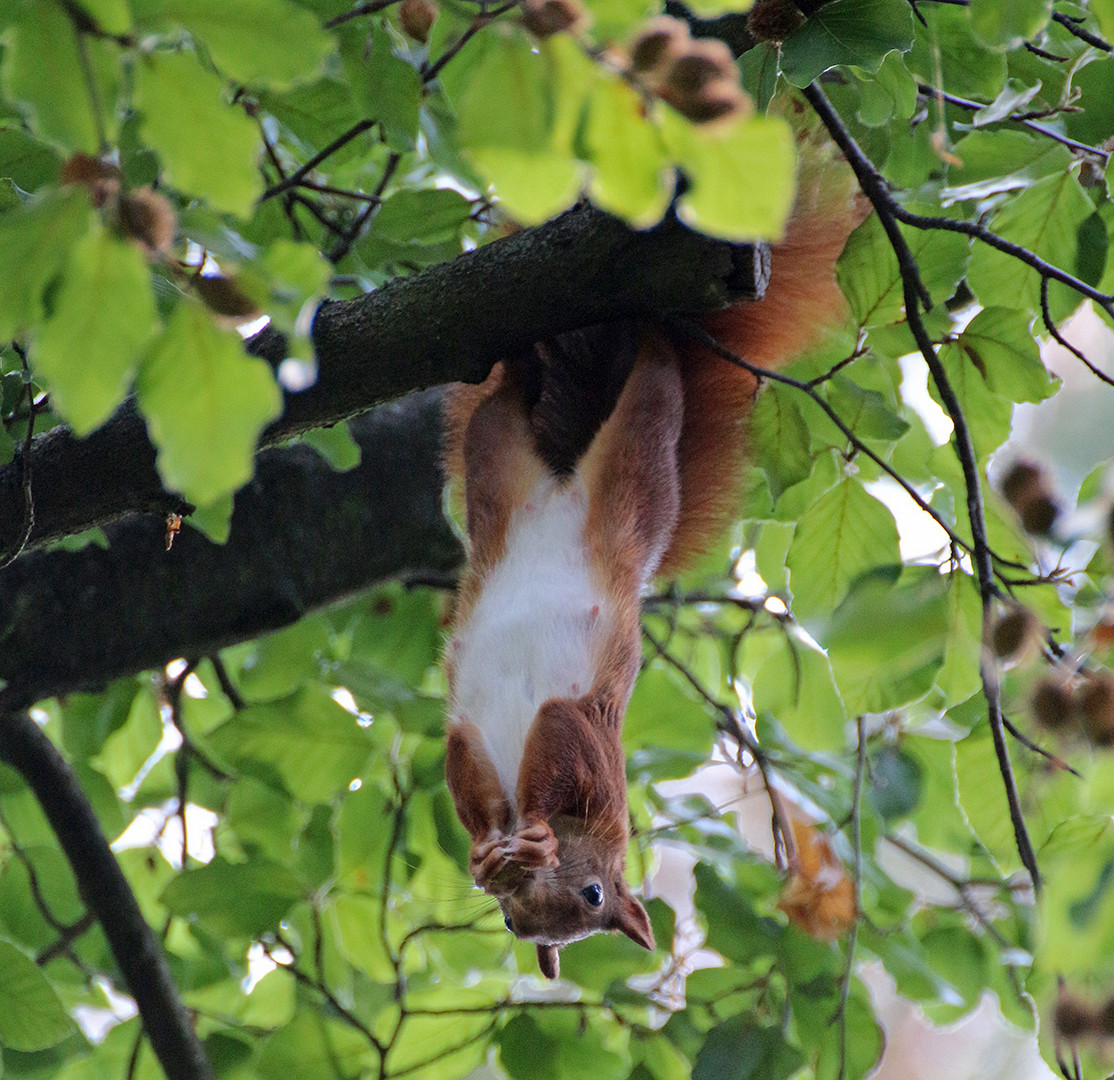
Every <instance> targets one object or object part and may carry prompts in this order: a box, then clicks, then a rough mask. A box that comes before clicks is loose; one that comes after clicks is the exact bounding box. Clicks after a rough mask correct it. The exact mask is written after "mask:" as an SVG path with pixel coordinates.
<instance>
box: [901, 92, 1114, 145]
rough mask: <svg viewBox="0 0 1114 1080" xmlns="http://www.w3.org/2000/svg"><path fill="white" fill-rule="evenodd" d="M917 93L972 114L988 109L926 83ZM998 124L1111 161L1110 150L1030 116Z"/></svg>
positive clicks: (1012, 117) (1012, 115)
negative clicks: (1009, 124)
mask: <svg viewBox="0 0 1114 1080" xmlns="http://www.w3.org/2000/svg"><path fill="white" fill-rule="evenodd" d="M917 92H918V93H919V94H921V95H922V96H923V97H931V98H936V99H937V100H939V101H946V102H947V103H948V104H949V105H955V106H957V107H958V108H961V109H970V110H971V111H972V112H974V111H977V110H979V109H985V108H987V107H988V106H987V105H986V103H985V102H981V101H970V100H968V99H967V98H962V97H958V96H957V95H955V94H949V93H946V92H945V91H943V90H940V89H938V88H937V87H934V86H928V85H927V84H925V83H917ZM1042 115H1047V114H1042ZM996 122H997V123H1004V122H1009V123H1014V124H1020V125H1021V126H1022V127H1026V128H1028V129H1029V130H1030V131H1032V132H1035V133H1036V134H1038V135H1044V136H1045V137H1046V138H1049V139H1054V140H1055V141H1056V142H1058V143H1062V144H1063V145H1064V146H1067V147H1070V148H1071V149H1072V150H1078V151H1079V152H1080V153H1082V154H1091V155H1093V156H1094V157H1097V158H1099V159H1101V160H1102V161H1109V160H1110V151H1109V150H1103V149H1102V148H1101V147H1098V146H1091V145H1089V144H1088V143H1084V142H1079V141H1078V140H1077V139H1071V138H1069V137H1068V136H1067V135H1061V134H1060V132H1058V131H1054V130H1053V129H1052V128H1050V127H1045V125H1044V124H1038V123H1037V122H1036V120H1034V119H1032V118H1031V117H1029V116H1022V115H1018V114H1016V113H1010V114H1009V115H1008V116H1003V117H1002V119H1001V120H999V121H996Z"/></svg>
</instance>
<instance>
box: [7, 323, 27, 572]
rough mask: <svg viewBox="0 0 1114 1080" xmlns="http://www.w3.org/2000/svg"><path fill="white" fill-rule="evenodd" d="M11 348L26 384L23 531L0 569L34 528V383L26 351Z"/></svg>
mask: <svg viewBox="0 0 1114 1080" xmlns="http://www.w3.org/2000/svg"><path fill="white" fill-rule="evenodd" d="M12 349H13V350H14V351H15V353H16V355H17V356H18V357H19V358H20V360H21V361H22V362H23V378H24V380H25V381H26V384H27V433H26V435H24V437H23V446H22V448H21V449H20V453H19V465H18V468H19V488H20V491H21V492H22V494H23V532H22V533H21V534H20V537H19V539H18V540H17V541H16V543H15V544H14V545H13V547H12V550H11V551H10V552H9V553H8V554H7V555H4V556H0V570H3V569H4V568H5V567H6V566H11V564H12V563H13V562H15V561H16V559H18V558H19V557H20V555H21V554H23V550H24V548H26V547H27V541H28V540H30V539H31V533H32V531H33V530H34V528H35V494H34V492H33V490H32V488H31V443H32V441H33V439H34V437H35V412H36V410H35V384H34V383H33V382H32V381H31V370H30V368H29V367H28V366H27V352H26V350H24V348H23V346H21V345H18V344H17V343H16V342H14V341H13V342H12Z"/></svg>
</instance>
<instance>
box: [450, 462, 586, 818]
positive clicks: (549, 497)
mask: <svg viewBox="0 0 1114 1080" xmlns="http://www.w3.org/2000/svg"><path fill="white" fill-rule="evenodd" d="M587 513H588V495H587V491H586V490H585V487H584V484H583V482H582V481H581V480H580V479H579V477H575V476H574V477H573V478H571V479H570V480H567V481H566V482H565V483H563V484H559V483H558V481H557V480H556V479H555V478H553V477H546V478H544V479H543V480H542V481H540V482H539V484H538V486H537V487H536V488H535V489H534V491H533V493H532V494H531V497H530V499H529V500H528V501H527V503H526V505H525V506H523V507H521V508H520V509H518V510H517V511H515V513H514V516H513V517H512V519H511V522H510V527H509V529H508V535H507V543H506V553H505V554H504V557H503V559H502V561H501V562H500V563H499V564H498V566H496V568H495V569H494V570H493V571H492V572H491V574H490V575H489V576H488V578H487V580H486V581H485V582H484V584H483V591H482V592H481V594H480V599H479V601H478V602H477V604H476V606H475V608H474V609H473V611H472V614H471V617H470V618H469V619H468V621H467V623H465V624H464V625H463V626H462V627H461V628H460V629H459V630H458V632H457V634H456V635H455V637H454V639H453V642H452V644H451V645H450V648H451V649H452V650H453V667H454V672H455V675H454V679H453V695H452V701H451V703H450V722H456V721H459V720H467V721H470V722H471V723H473V724H475V725H476V727H478V728H479V729H480V731H481V732H482V733H483V738H484V744H485V747H486V749H487V752H488V755H489V756H490V758H491V760H492V763H493V764H494V765H495V769H496V772H497V773H498V776H499V781H500V783H501V784H502V787H503V790H504V792H505V793H506V794H507V796H508V798H510V799H511V801H512V802H513V800H514V794H515V788H516V786H517V782H518V769H519V765H520V764H521V762H522V752H523V748H524V747H525V744H526V736H527V734H528V733H529V730H530V725H531V723H532V722H533V720H534V717H535V716H536V715H537V711H538V708H539V707H540V706H541V705H542V703H543V702H545V701H548V700H549V699H550V698H554V697H579V696H580V695H582V694H586V693H587V692H588V691H589V690H590V689H591V686H592V682H593V680H594V677H595V654H596V650H597V646H598V643H599V641H600V640H601V637H602V633H603V627H604V623H605V622H606V621H608V619H607V612H606V600H605V598H604V596H603V595H602V594H601V593H600V592H599V590H598V589H597V588H596V587H595V586H594V585H593V583H592V577H591V573H590V569H589V565H588V554H587V549H586V545H585V541H584V523H585V520H586V518H587Z"/></svg>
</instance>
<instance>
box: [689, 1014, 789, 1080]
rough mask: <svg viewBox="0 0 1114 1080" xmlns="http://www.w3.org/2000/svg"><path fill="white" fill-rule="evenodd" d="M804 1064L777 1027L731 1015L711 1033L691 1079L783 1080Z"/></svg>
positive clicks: (697, 1058)
mask: <svg viewBox="0 0 1114 1080" xmlns="http://www.w3.org/2000/svg"><path fill="white" fill-rule="evenodd" d="M803 1064H804V1057H803V1055H802V1054H801V1052H800V1050H799V1049H798V1048H797V1047H795V1046H793V1045H792V1043H790V1042H788V1041H787V1039H786V1037H785V1035H784V1033H783V1032H782V1031H781V1029H780V1028H777V1027H761V1026H760V1025H759V1024H757V1023H756V1022H755V1021H754V1020H753V1019H751V1018H750V1017H748V1016H733V1017H731V1018H730V1019H729V1020H725V1021H724V1022H723V1023H721V1024H717V1025H716V1026H715V1027H714V1028H712V1030H711V1031H710V1032H708V1037H707V1039H706V1040H705V1042H704V1045H703V1046H702V1047H701V1048H700V1053H698V1054H697V1055H696V1061H694V1062H693V1067H692V1080H758V1078H761V1080H783V1078H785V1077H789V1076H792V1075H793V1074H794V1073H796V1072H797V1070H798V1069H800V1067H801V1065H803Z"/></svg>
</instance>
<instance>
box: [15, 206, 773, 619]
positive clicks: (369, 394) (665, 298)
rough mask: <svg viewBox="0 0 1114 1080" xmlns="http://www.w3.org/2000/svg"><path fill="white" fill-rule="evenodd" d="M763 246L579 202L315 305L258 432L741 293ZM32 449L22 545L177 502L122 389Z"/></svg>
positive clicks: (277, 434) (268, 440) (473, 374)
mask: <svg viewBox="0 0 1114 1080" xmlns="http://www.w3.org/2000/svg"><path fill="white" fill-rule="evenodd" d="M763 250H764V249H762V248H761V247H758V248H756V247H752V246H750V245H731V244H727V243H724V242H721V241H716V240H711V239H709V238H708V237H702V236H699V235H698V234H696V233H692V232H690V231H688V230H687V229H685V228H683V227H682V226H680V225H679V224H677V223H676V222H669V223H666V224H664V225H662V226H660V227H658V228H657V229H653V230H650V231H648V232H634V231H632V230H630V229H628V228H627V227H626V226H625V225H623V224H622V223H621V222H619V221H618V220H617V219H615V218H612V217H609V216H607V215H606V214H603V213H600V212H599V211H595V210H592V209H590V208H587V207H582V208H579V209H576V210H573V211H570V212H569V213H567V214H564V215H562V216H561V217H560V218H558V219H557V220H555V221H553V222H550V223H548V224H546V225H544V226H540V227H538V228H536V229H526V230H523V231H522V232H519V233H516V234H514V235H512V236H509V237H506V238H504V239H502V240H499V241H496V242H495V243H492V244H489V245H488V246H486V247H483V248H480V249H478V250H476V251H473V252H470V253H469V254H467V255H462V256H460V257H459V258H457V259H455V260H453V261H452V262H449V263H445V264H442V265H440V266H435V267H431V268H430V269H428V270H426V271H424V272H422V273H420V274H415V275H414V276H413V277H409V278H405V279H399V280H396V281H393V282H391V283H390V284H388V285H386V286H384V287H383V288H382V289H379V290H377V291H375V292H372V293H369V294H368V295H366V296H364V297H361V298H360V299H357V300H352V301H346V302H342V303H327V304H324V305H323V306H322V307H321V308H320V309H319V310H318V312H317V317H316V319H315V321H314V325H313V342H314V348H315V350H316V356H317V364H318V379H317V382H316V384H315V385H314V386H313V387H311V388H310V389H309V390H305V391H303V392H301V393H298V394H287V396H286V401H285V411H284V412H283V415H282V417H281V418H280V419H279V420H277V421H276V422H275V423H274V424H272V425H271V427H270V428H268V429H267V431H266V432H265V433H264V436H263V439H262V445H263V446H273V445H275V444H276V443H279V442H281V441H283V440H285V439H288V438H290V437H291V436H292V435H295V434H298V433H300V432H303V431H306V430H308V429H310V428H313V427H320V426H322V425H326V424H333V423H336V422H337V421H339V420H343V419H346V418H348V417H350V416H354V415H356V414H357V413H360V412H363V411H365V410H366V409H368V408H370V407H372V406H373V405H375V404H377V403H379V402H381V401H385V400H388V399H391V398H395V397H398V396H400V395H402V394H404V393H407V392H408V391H410V390H416V389H423V388H426V387H430V386H436V385H439V384H441V383H445V382H452V381H455V380H464V381H479V380H481V379H482V378H483V377H484V376H485V375H486V374H487V372H488V371H489V370H490V368H491V365H492V364H493V363H494V362H495V361H496V360H498V359H499V358H500V357H502V356H506V355H508V354H509V353H513V352H517V351H520V350H522V349H526V348H528V347H530V346H531V345H532V344H533V343H534V342H536V341H539V340H543V339H545V338H551V337H555V336H556V335H558V334H560V333H563V332H565V331H567V330H573V329H578V328H580V327H583V326H588V325H591V324H593V323H600V322H607V321H609V320H611V319H616V318H623V317H633V318H639V317H660V316H661V315H662V314H663V313H669V312H680V311H706V310H710V309H714V308H718V307H722V306H723V305H724V304H725V303H727V302H729V301H730V300H732V299H735V298H738V297H740V296H744V295H748V293H749V294H753V291H754V290H755V287H756V282H758V281H761V280H763V275H764V272H765V269H764V267H765V265H766V264H764V263H763V261H762V258H761V252H762V251H763ZM494 283H498V286H497V288H498V294H497V295H495V294H494V289H495V287H496V286H495V284H494ZM255 346H256V351H257V352H258V353H259V354H260V355H267V357H268V359H271V360H276V361H277V360H281V359H282V357H283V351H282V343H281V341H280V340H278V335H276V334H273V333H272V334H264V335H262V337H261V339H260V340H259V341H257V342H256V343H255ZM31 459H32V461H33V464H34V476H35V527H34V529H33V531H32V533H31V536H30V539H29V542H28V550H30V549H33V548H34V547H36V546H41V545H42V544H43V543H44V542H46V541H49V540H52V539H57V538H59V537H63V536H67V535H72V534H74V533H77V532H81V531H82V530H84V529H88V528H90V527H92V526H94V525H103V524H105V523H106V522H109V521H113V520H116V519H118V518H120V517H121V516H122V515H124V514H126V513H129V512H133V511H142V512H149V513H156V514H158V515H160V516H165V514H167V513H168V512H178V513H181V512H185V511H188V507H185V506H183V504H182V500H181V499H180V498H178V497H177V496H175V495H173V494H170V493H168V492H166V491H165V490H164V489H163V487H162V484H161V483H160V481H159V477H158V474H157V472H156V470H155V452H154V449H153V447H152V446H151V443H150V441H149V439H148V437H147V430H146V427H145V425H144V423H143V420H142V417H140V415H139V414H138V412H137V411H136V410H135V408H134V406H133V405H132V404H130V403H128V404H125V405H124V406H122V407H121V409H120V410H119V411H118V412H117V414H116V415H115V416H114V417H113V418H112V419H111V420H109V421H108V422H107V423H106V424H105V425H104V426H103V427H102V428H100V429H99V430H98V431H95V432H94V433H93V434H92V435H90V436H89V437H88V438H86V439H83V440H78V439H75V438H74V437H73V435H72V434H71V433H70V432H69V431H68V430H66V429H65V428H56V429H55V430H53V431H51V432H49V433H47V434H46V435H44V436H41V437H40V438H38V439H36V440H35V443H34V446H33V449H32V454H31ZM23 521H24V514H23V496H22V491H21V488H20V473H19V467H18V466H17V465H15V464H14V463H13V464H11V465H7V466H5V467H3V468H0V551H8V550H12V549H13V548H14V546H15V542H16V541H17V540H18V538H19V535H20V531H21V528H22V523H23ZM25 555H26V552H25ZM5 622H6V620H5V618H4V614H3V609H2V607H0V629H2V628H3V626H4V624H5Z"/></svg>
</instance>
